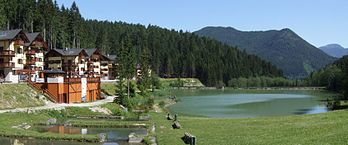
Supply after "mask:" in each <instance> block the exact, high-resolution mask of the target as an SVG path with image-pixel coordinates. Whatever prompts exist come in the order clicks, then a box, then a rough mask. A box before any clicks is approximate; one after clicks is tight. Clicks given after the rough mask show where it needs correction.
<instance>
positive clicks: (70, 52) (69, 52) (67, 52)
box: [53, 48, 84, 56]
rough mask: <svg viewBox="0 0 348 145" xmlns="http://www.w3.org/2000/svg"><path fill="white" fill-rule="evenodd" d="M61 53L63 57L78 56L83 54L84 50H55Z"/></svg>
mask: <svg viewBox="0 0 348 145" xmlns="http://www.w3.org/2000/svg"><path fill="white" fill-rule="evenodd" d="M53 50H55V51H57V52H58V53H60V54H61V55H63V56H77V55H79V54H80V53H81V51H84V50H83V49H77V48H67V49H53Z"/></svg>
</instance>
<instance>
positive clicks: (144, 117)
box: [139, 115, 150, 121]
mask: <svg viewBox="0 0 348 145" xmlns="http://www.w3.org/2000/svg"><path fill="white" fill-rule="evenodd" d="M139 120H141V121H148V120H150V115H142V116H139Z"/></svg>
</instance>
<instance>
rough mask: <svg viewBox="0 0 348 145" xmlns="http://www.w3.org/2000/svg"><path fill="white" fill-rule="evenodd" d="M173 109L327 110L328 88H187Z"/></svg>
mask: <svg viewBox="0 0 348 145" xmlns="http://www.w3.org/2000/svg"><path fill="white" fill-rule="evenodd" d="M172 94H173V95H176V96H177V97H178V98H179V100H180V101H179V102H178V103H176V104H174V105H172V106H170V107H169V109H170V110H171V112H172V113H177V114H181V115H188V116H202V117H213V118H252V117H265V116H281V115H294V114H297V115H298V114H316V113H324V112H327V111H328V109H327V107H326V101H325V100H326V98H327V97H329V96H330V95H332V94H330V93H328V92H325V91H236V90H225V91H222V90H184V91H176V92H173V93H172Z"/></svg>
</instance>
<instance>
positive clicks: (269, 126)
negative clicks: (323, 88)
mask: <svg viewBox="0 0 348 145" xmlns="http://www.w3.org/2000/svg"><path fill="white" fill-rule="evenodd" d="M152 117H153V121H154V123H156V127H157V128H156V133H157V140H158V143H159V144H183V141H182V140H181V139H180V138H181V137H182V136H183V135H184V133H185V132H190V133H191V134H193V135H195V136H196V137H197V141H198V142H197V143H198V144H202V145H211V144H223V145H234V144H238V145H243V144H248V145H250V144H253V145H254V144H255V145H279V144H282V145H293V144H306V145H309V144H313V145H318V144H332V145H334V144H346V143H347V140H348V132H347V130H348V124H347V120H348V111H345V110H342V111H334V112H328V113H324V114H315V115H300V116H298V115H294V116H285V117H268V118H250V119H213V118H195V117H185V116H179V121H180V124H181V125H182V127H183V128H182V129H178V130H174V129H172V128H171V125H172V122H171V121H167V120H166V117H165V114H164V113H153V114H152Z"/></svg>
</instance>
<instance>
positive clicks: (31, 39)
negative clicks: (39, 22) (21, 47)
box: [25, 33, 40, 46]
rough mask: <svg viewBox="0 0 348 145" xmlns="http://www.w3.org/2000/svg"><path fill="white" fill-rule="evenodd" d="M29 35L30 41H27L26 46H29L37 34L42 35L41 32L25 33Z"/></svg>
mask: <svg viewBox="0 0 348 145" xmlns="http://www.w3.org/2000/svg"><path fill="white" fill-rule="evenodd" d="M25 35H27V37H28V40H29V43H25V45H26V46H29V45H30V44H31V43H33V41H34V40H35V39H36V37H37V36H39V35H40V33H25Z"/></svg>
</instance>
